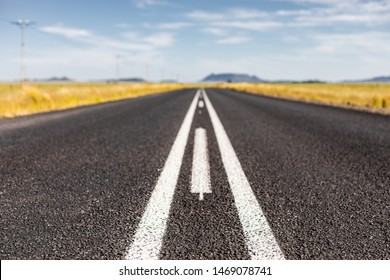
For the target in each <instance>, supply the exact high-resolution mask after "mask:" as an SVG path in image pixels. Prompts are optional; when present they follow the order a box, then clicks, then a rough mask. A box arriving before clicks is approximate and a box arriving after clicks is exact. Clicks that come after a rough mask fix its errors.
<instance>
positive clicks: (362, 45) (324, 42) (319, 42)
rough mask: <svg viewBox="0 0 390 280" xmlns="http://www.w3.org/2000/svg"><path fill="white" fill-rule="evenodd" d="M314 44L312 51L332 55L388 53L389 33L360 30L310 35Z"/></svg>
mask: <svg viewBox="0 0 390 280" xmlns="http://www.w3.org/2000/svg"><path fill="white" fill-rule="evenodd" d="M312 39H313V40H314V41H315V43H316V45H315V47H314V48H313V49H312V51H316V52H318V53H319V54H320V53H322V54H332V55H354V56H355V55H359V56H360V57H365V56H367V55H375V56H378V57H382V56H383V55H384V54H386V53H390V34H388V33H384V32H360V33H355V34H317V35H314V36H313V37H312Z"/></svg>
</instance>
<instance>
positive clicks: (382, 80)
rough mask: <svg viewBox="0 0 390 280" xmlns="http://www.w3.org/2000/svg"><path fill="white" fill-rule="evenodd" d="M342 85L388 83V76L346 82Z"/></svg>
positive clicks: (389, 78)
mask: <svg viewBox="0 0 390 280" xmlns="http://www.w3.org/2000/svg"><path fill="white" fill-rule="evenodd" d="M344 83H390V76H379V77H374V78H370V79H363V80H347V81H344Z"/></svg>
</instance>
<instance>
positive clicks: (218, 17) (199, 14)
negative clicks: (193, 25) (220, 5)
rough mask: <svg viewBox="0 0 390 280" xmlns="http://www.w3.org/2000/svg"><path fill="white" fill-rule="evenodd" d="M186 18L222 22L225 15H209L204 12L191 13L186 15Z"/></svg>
mask: <svg viewBox="0 0 390 280" xmlns="http://www.w3.org/2000/svg"><path fill="white" fill-rule="evenodd" d="M187 17H189V18H190V19H194V20H198V21H214V20H223V19H225V18H226V15H224V14H223V13H210V12H205V11H193V12H190V13H188V14H187Z"/></svg>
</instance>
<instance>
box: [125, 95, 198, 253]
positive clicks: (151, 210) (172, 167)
mask: <svg viewBox="0 0 390 280" xmlns="http://www.w3.org/2000/svg"><path fill="white" fill-rule="evenodd" d="M199 93H200V91H198V92H197V93H196V95H195V98H194V99H193V101H192V103H191V105H190V108H189V109H188V111H187V114H186V116H185V118H184V121H183V123H182V125H181V127H180V130H179V132H178V134H177V136H176V139H175V142H174V143H173V146H172V148H171V151H170V152H169V155H168V158H167V160H166V162H165V165H164V168H163V170H162V172H161V174H160V177H159V178H158V181H157V184H156V186H155V188H154V190H153V192H152V195H151V197H150V199H149V202H148V205H147V206H146V209H145V212H144V214H143V216H142V218H141V221H140V222H139V224H138V228H137V231H136V232H135V235H134V239H133V242H132V244H131V246H130V248H129V250H128V252H127V255H126V257H125V258H126V259H129V260H157V259H158V258H159V254H160V249H161V247H162V243H163V237H164V234H165V229H166V225H167V221H168V217H169V211H170V208H171V204H172V200H173V195H174V193H175V188H176V184H177V179H178V177H179V172H180V167H181V164H182V161H183V156H184V151H185V147H186V144H187V140H188V135H189V133H190V129H191V124H192V120H193V118H194V113H195V109H196V106H197V102H198V99H199Z"/></svg>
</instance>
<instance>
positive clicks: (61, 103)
mask: <svg viewBox="0 0 390 280" xmlns="http://www.w3.org/2000/svg"><path fill="white" fill-rule="evenodd" d="M188 87H192V88H196V87H220V88H226V89H232V90H238V91H243V92H248V93H253V94H260V95H267V96H273V97H277V98H286V99H294V100H302V101H306V102H314V103H324V104H331V105H336V106H347V107H354V108H361V109H364V110H371V111H379V112H383V113H390V84H325V83H301V84H300V83H289V84H287V83H286V84H282V83H280V84H273V83H221V84H177V83H165V84H164V83H119V84H102V83H101V84H99V83H62V84H60V83H53V84H51V83H40V84H36V83H31V84H25V85H23V86H21V85H20V84H16V83H3V84H0V118H9V117H15V116H23V115H30V114H34V113H39V112H46V111H52V110H61V109H67V108H72V107H77V106H83V105H91V104H97V103H102V102H108V101H115V100H120V99H125V98H133V97H138V96H143V95H147V94H152V93H158V92H165V91H170V90H175V89H181V88H188Z"/></svg>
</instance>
